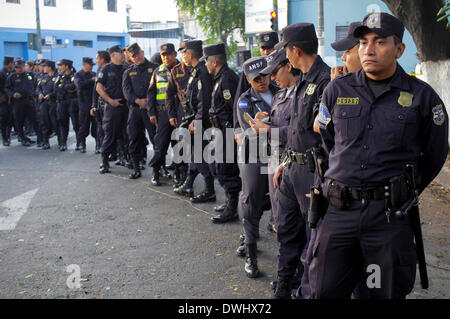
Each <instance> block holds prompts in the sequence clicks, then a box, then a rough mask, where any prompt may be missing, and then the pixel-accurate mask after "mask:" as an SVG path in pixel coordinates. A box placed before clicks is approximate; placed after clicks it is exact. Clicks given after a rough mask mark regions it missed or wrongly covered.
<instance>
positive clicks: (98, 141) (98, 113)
mask: <svg viewBox="0 0 450 319" xmlns="http://www.w3.org/2000/svg"><path fill="white" fill-rule="evenodd" d="M95 62H96V64H97V67H98V69H97V77H96V78H95V83H94V91H93V92H92V105H91V110H90V112H89V113H90V115H91V117H93V118H95V122H96V127H97V136H96V137H95V154H100V147H101V146H102V143H103V137H104V136H105V133H104V131H103V124H102V122H103V111H104V106H105V105H104V104H105V103H104V101H103V100H101V99H100V97H99V95H98V92H97V90H96V87H97V81H98V74H99V73H100V72H101V71H102V69H103V67H104V66H105V65H107V64H108V63H110V62H111V57H110V55H109V52H108V51H98V52H97V55H96V57H95ZM100 104H101V105H100Z"/></svg>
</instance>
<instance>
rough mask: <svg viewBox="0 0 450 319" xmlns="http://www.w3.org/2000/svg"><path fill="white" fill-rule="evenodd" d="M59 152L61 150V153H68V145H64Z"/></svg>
mask: <svg viewBox="0 0 450 319" xmlns="http://www.w3.org/2000/svg"><path fill="white" fill-rule="evenodd" d="M59 150H60V151H61V152H65V151H67V145H66V144H62V145H61V147H60V148H59Z"/></svg>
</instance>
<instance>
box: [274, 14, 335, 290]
mask: <svg viewBox="0 0 450 319" xmlns="http://www.w3.org/2000/svg"><path fill="white" fill-rule="evenodd" d="M282 34H283V42H282V45H283V46H284V47H285V48H286V53H287V58H288V59H289V62H290V63H291V64H292V66H293V67H294V68H296V69H299V70H301V71H302V72H303V76H302V78H301V79H299V80H298V82H297V84H296V86H295V89H294V94H295V95H294V96H295V97H294V100H295V101H294V102H293V107H292V109H291V119H290V122H289V129H288V139H287V144H286V147H287V151H286V153H285V156H284V158H283V165H280V166H279V167H278V169H277V171H276V172H275V174H274V178H273V182H274V187H275V188H276V189H277V190H276V193H275V197H276V198H277V200H278V201H279V205H280V206H279V208H280V210H279V216H278V229H277V238H278V241H279V243H280V247H279V254H278V285H277V290H276V292H275V296H276V297H277V298H290V296H291V289H292V284H293V280H295V278H294V275H295V272H296V268H297V266H298V262H299V260H300V254H302V256H305V255H306V249H305V248H307V247H308V246H307V242H308V239H309V233H310V230H309V229H308V228H307V226H306V220H307V212H308V209H309V199H308V198H307V197H306V194H308V193H310V188H311V186H312V185H313V183H314V174H313V172H314V167H313V166H312V165H313V164H314V161H313V160H312V158H311V157H310V156H309V155H308V154H312V153H310V152H311V151H312V149H313V148H316V147H319V146H320V145H321V138H320V135H319V134H317V133H315V132H314V131H313V125H314V119H315V114H316V113H317V109H318V105H319V103H320V98H321V96H322V93H323V90H324V89H325V87H326V85H327V84H328V83H329V82H330V68H329V67H328V66H327V65H326V64H325V63H324V62H323V60H322V58H321V57H320V56H319V55H318V54H317V49H318V40H317V36H316V30H315V28H314V25H313V24H311V23H296V24H292V25H289V26H287V27H285V28H284V29H283V31H282ZM280 176H281V177H282V178H281V181H280ZM302 251H303V252H302ZM303 260H304V258H302V261H303ZM303 266H304V268H305V272H307V270H308V263H306V262H305V263H304V264H303ZM307 284H308V283H305V285H307ZM302 285H303V284H302Z"/></svg>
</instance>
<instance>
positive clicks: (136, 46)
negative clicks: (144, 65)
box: [126, 43, 142, 55]
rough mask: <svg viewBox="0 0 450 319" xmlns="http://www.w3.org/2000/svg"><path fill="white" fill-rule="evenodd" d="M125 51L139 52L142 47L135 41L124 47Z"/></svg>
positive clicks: (133, 53)
mask: <svg viewBox="0 0 450 319" xmlns="http://www.w3.org/2000/svg"><path fill="white" fill-rule="evenodd" d="M126 51H127V52H129V53H131V54H132V55H135V54H139V53H141V51H142V49H141V47H140V46H139V44H137V43H133V44H132V45H130V46H128V47H127V48H126Z"/></svg>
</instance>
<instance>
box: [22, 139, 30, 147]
mask: <svg viewBox="0 0 450 319" xmlns="http://www.w3.org/2000/svg"><path fill="white" fill-rule="evenodd" d="M22 146H25V147H29V146H31V143H30V142H28V141H27V140H25V139H23V140H22Z"/></svg>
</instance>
